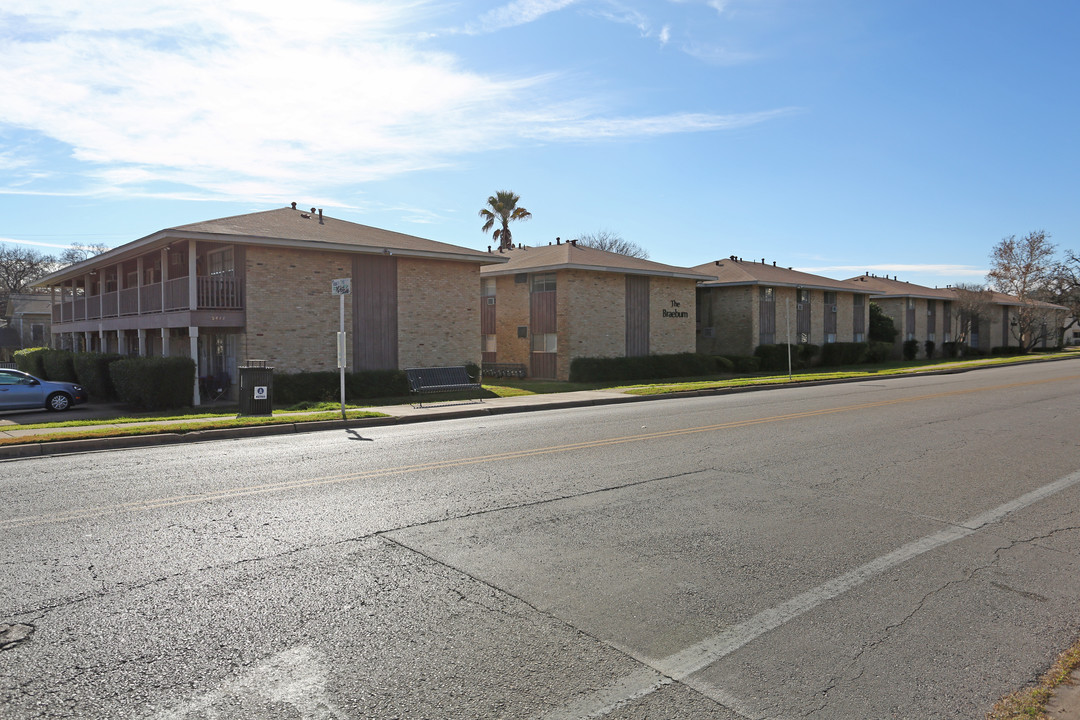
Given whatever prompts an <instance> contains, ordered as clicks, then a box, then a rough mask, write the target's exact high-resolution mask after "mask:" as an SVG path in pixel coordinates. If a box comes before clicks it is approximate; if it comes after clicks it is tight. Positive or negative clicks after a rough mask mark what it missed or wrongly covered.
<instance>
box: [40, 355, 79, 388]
mask: <svg viewBox="0 0 1080 720" xmlns="http://www.w3.org/2000/svg"><path fill="white" fill-rule="evenodd" d="M45 378H46V379H47V380H57V381H60V382H78V381H79V377H78V376H77V375H76V374H75V353H73V352H71V351H70V350H50V351H49V352H47V353H45Z"/></svg>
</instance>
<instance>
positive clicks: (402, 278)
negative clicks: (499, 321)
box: [397, 258, 480, 368]
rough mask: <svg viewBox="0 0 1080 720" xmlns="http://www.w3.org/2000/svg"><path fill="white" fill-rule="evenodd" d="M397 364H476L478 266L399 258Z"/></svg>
mask: <svg viewBox="0 0 1080 720" xmlns="http://www.w3.org/2000/svg"><path fill="white" fill-rule="evenodd" d="M397 266H398V366H399V367H402V368H406V367H438V366H444V365H464V364H467V363H474V364H477V365H479V364H480V292H479V288H480V268H479V266H478V265H475V264H473V263H461V262H449V261H446V260H424V259H418V258H399V259H398V263H397Z"/></svg>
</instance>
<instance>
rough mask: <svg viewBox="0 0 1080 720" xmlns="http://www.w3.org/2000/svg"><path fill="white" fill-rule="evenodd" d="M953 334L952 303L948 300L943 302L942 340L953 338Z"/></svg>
mask: <svg viewBox="0 0 1080 720" xmlns="http://www.w3.org/2000/svg"><path fill="white" fill-rule="evenodd" d="M950 335H952V303H951V302H949V301H948V300H946V301H945V302H943V303H942V304H941V341H942V342H945V341H946V340H951V339H952V338H951V337H949V336H950Z"/></svg>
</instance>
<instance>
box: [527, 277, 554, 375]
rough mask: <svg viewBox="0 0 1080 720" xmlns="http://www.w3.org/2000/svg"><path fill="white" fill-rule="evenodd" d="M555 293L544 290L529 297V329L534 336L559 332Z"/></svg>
mask: <svg viewBox="0 0 1080 720" xmlns="http://www.w3.org/2000/svg"><path fill="white" fill-rule="evenodd" d="M555 292H556V291H555V290H544V291H541V292H534V293H531V294H530V295H529V328H530V330H531V331H532V334H533V335H540V334H542V333H553V332H556V331H557V329H558V328H557V323H556V320H555V317H556V316H555ZM544 377H547V376H544ZM552 377H554V376H552Z"/></svg>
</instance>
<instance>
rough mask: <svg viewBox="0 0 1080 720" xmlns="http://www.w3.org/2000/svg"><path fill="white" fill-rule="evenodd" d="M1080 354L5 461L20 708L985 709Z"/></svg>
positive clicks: (4, 568) (1075, 623)
mask: <svg viewBox="0 0 1080 720" xmlns="http://www.w3.org/2000/svg"><path fill="white" fill-rule="evenodd" d="M1078 420H1080V363H1078V362H1076V361H1074V360H1070V361H1064V362H1052V363H1043V364H1035V365H1024V366H1013V367H1002V368H997V369H988V370H982V371H979V372H971V373H965V374H958V375H943V376H929V377H908V378H897V379H887V380H886V379H883V380H881V381H874V382H859V383H849V384H836V385H826V386H819V387H791V388H785V389H777V390H770V391H765V392H750V393H741V394H732V395H719V396H711V397H698V398H684V399H665V400H660V401H655V402H641V403H630V404H626V405H614V406H605V407H590V408H580V409H563V410H551V411H545V412H535V413H521V414H509V415H494V416H490V417H484V418H480V419H475V418H474V419H459V420H442V421H439V422H432V423H420V424H415V425H407V426H401V427H377V428H374V427H373V428H365V429H355V430H352V431H342V430H338V431H328V432H319V433H309V434H300V435H289V436H276V437H267V438H257V439H247V440H232V441H218V442H207V443H201V444H192V445H179V446H162V447H151V448H145V449H125V450H115V451H106V452H96V453H85V454H78V455H67V456H54V457H43V458H36V459H24V460H14V461H6V462H0V497H2V498H3V502H2V503H0V553H2V555H0V624H8V625H12V626H15V625H18V626H23V627H24V628H29V630H25V629H24V630H23V633H24V634H25V635H26V639H24V640H21V641H20V642H17V643H15V644H13V645H11V646H9V647H8V648H7V649H3V650H0V716H2V717H4V718H5V719H6V718H8V717H11V718H37V717H40V718H61V717H71V718H145V719H151V718H152V719H154V720H165V719H166V718H170V719H171V718H184V719H191V720H194V719H195V718H297V717H299V718H341V719H344V718H395V717H396V718H488V717H505V718H539V717H545V718H573V717H603V718H676V717H677V718H721V719H734V718H803V717H808V718H821V719H823V718H894V717H895V718H931V717H933V718H939V717H957V718H981V717H984V716H985V713H986V711H987V710H988V709H989V708H990V706H991V705H992V704H993V702H994V701H995V700H996V699H997V698H998V697H1000V696H1001V695H1002V694H1004V693H1006V692H1008V691H1011V690H1013V689H1015V688H1017V687H1019V686H1021V685H1023V684H1024V683H1025V682H1027V681H1029V680H1032V679H1034V678H1035V677H1036V676H1037V675H1038V674H1039V673H1040V672H1041V671H1042V670H1044V669H1045V668H1046V667H1047V666H1048V665H1049V664H1050V662H1051V661H1052V659H1053V658H1054V656H1056V654H1057V653H1058V652H1060V651H1061V650H1062V649H1063V648H1064V647H1066V646H1068V645H1069V644H1071V643H1072V642H1073V641H1074V640H1075V638H1076V636H1077V634H1078V632H1080V612H1078V610H1077V605H1076V598H1077V596H1078V594H1080V422H1078Z"/></svg>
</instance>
